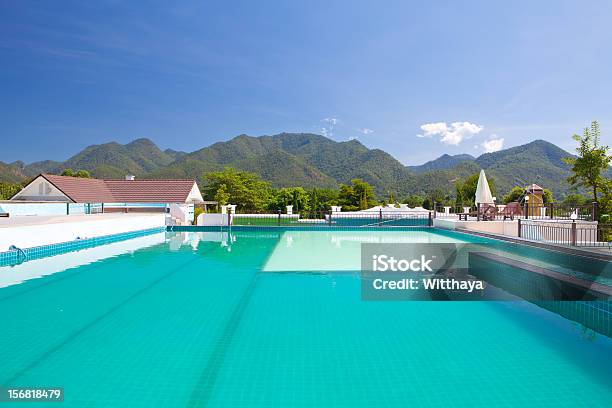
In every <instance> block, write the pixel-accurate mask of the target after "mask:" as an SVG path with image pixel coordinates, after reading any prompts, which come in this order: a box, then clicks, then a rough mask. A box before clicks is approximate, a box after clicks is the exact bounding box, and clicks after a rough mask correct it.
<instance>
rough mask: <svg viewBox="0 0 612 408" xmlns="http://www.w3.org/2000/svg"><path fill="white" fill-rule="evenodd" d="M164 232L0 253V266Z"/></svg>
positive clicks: (150, 230) (125, 234) (126, 234)
mask: <svg viewBox="0 0 612 408" xmlns="http://www.w3.org/2000/svg"><path fill="white" fill-rule="evenodd" d="M164 231H166V227H156V228H148V229H144V230H138V231H130V232H122V233H119V234H111V235H103V236H99V237H93V238H85V239H76V240H74V241H68V242H60V243H57V244H49V245H41V246H37V247H32V248H23V250H13V251H7V252H0V266H10V265H16V264H19V263H22V262H27V261H31V260H34V259H40V258H46V257H48V256H53V255H60V254H65V253H67V252H73V251H79V250H81V249H86V248H92V247H95V246H98V245H104V244H110V243H113V242H119V241H124V240H127V239H132V238H138V237H143V236H145V235H150V234H154V233H156V232H164ZM22 251H23V252H22ZM24 255H25V256H24Z"/></svg>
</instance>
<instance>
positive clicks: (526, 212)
mask: <svg viewBox="0 0 612 408" xmlns="http://www.w3.org/2000/svg"><path fill="white" fill-rule="evenodd" d="M523 207H525V219H528V218H529V204H528V203H527V202H525V204H524V205H523Z"/></svg>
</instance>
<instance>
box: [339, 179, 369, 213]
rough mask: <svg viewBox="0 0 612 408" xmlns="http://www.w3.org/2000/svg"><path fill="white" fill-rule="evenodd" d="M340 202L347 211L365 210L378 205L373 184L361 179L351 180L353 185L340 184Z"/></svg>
mask: <svg viewBox="0 0 612 408" xmlns="http://www.w3.org/2000/svg"><path fill="white" fill-rule="evenodd" d="M338 203H339V204H340V205H342V206H343V207H344V209H346V210H347V211H355V210H365V209H367V208H370V207H372V206H374V205H376V201H375V200H374V190H373V189H372V186H371V185H370V184H369V183H367V182H365V181H363V180H361V179H353V180H351V185H350V186H348V185H346V184H341V185H340V193H339V194H338Z"/></svg>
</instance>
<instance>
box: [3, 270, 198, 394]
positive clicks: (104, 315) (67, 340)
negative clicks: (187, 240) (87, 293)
mask: <svg viewBox="0 0 612 408" xmlns="http://www.w3.org/2000/svg"><path fill="white" fill-rule="evenodd" d="M199 259H200V258H194V259H192V260H190V261H188V262H185V263H184V264H182V265H181V266H178V267H176V268H174V269H172V270H171V271H170V272H168V273H167V274H165V275H162V276H160V277H159V278H157V279H155V280H154V281H152V282H150V283H149V284H148V285H146V286H145V287H143V288H141V289H139V290H137V291H136V292H134V293H132V294H131V295H130V296H128V297H127V298H126V299H124V300H123V301H121V302H120V303H118V304H116V305H115V306H113V307H111V308H110V309H108V310H107V311H106V312H104V313H102V314H101V315H99V316H98V317H96V318H94V319H93V320H92V321H90V322H89V323H87V324H86V325H85V326H82V327H81V328H80V329H78V330H76V331H74V332H73V333H72V334H70V335H68V337H66V338H64V340H62V341H61V342H60V343H58V344H56V345H55V346H53V347H51V348H49V349H47V351H45V352H43V353H42V354H41V355H40V356H39V357H38V358H36V359H35V360H33V361H32V362H31V363H29V364H28V365H26V366H25V367H24V368H22V369H20V370H18V371H17V372H16V373H15V374H13V375H12V376H11V377H9V378H8V379H6V380H5V381H3V382H1V384H4V385H5V386H8V385H11V384H12V383H13V382H14V381H16V380H17V379H19V377H21V376H23V375H24V374H25V373H27V372H28V371H30V370H32V369H33V368H35V367H36V366H37V365H39V364H40V363H42V362H43V361H45V360H46V359H47V358H49V357H50V356H51V355H53V354H54V353H55V352H57V351H58V350H60V349H61V348H62V347H64V346H66V345H67V344H69V343H70V342H72V341H73V340H75V339H76V338H78V337H79V336H80V335H81V334H83V333H85V332H86V331H87V330H89V329H91V328H92V327H94V326H95V325H96V324H98V323H99V322H101V321H102V320H104V319H105V318H107V317H108V316H110V315H112V314H113V313H115V312H116V311H117V310H119V309H121V308H122V307H123V306H125V305H127V304H128V303H130V302H131V301H133V300H134V299H136V298H137V297H139V296H141V295H143V294H144V293H146V292H147V291H149V290H150V289H152V288H153V287H155V286H157V285H158V284H159V283H161V282H162V281H164V280H166V279H168V278H170V277H171V276H173V275H174V274H176V273H177V272H179V271H180V270H182V269H183V268H185V267H186V266H187V265H189V264H191V263H193V262H195V261H197V260H199Z"/></svg>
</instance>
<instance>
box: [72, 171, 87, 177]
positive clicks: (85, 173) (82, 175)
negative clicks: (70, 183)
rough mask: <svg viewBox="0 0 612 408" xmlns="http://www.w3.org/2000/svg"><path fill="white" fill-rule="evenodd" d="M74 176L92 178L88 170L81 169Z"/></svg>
mask: <svg viewBox="0 0 612 408" xmlns="http://www.w3.org/2000/svg"><path fill="white" fill-rule="evenodd" d="M74 177H80V178H91V175H90V174H89V172H88V171H87V170H79V171H77V172H76V173H75V174H74Z"/></svg>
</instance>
